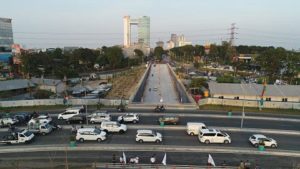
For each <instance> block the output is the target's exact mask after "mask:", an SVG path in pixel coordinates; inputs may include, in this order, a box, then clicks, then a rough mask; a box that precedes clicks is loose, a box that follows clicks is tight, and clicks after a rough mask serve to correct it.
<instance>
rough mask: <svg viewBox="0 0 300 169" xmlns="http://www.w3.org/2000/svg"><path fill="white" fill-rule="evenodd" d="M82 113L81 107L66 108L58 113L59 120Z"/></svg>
mask: <svg viewBox="0 0 300 169" xmlns="http://www.w3.org/2000/svg"><path fill="white" fill-rule="evenodd" d="M80 113H83V109H81V108H68V109H66V111H65V112H63V113H60V114H58V117H57V118H58V119H59V120H66V119H68V118H71V117H73V116H75V115H77V114H80Z"/></svg>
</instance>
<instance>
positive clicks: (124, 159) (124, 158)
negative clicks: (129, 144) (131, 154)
mask: <svg viewBox="0 0 300 169" xmlns="http://www.w3.org/2000/svg"><path fill="white" fill-rule="evenodd" d="M123 161H124V164H126V161H127V160H126V155H125V153H124V151H123Z"/></svg>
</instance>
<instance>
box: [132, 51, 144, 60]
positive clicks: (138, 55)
mask: <svg viewBox="0 0 300 169" xmlns="http://www.w3.org/2000/svg"><path fill="white" fill-rule="evenodd" d="M134 53H135V56H137V57H138V60H139V61H140V62H141V63H142V62H143V60H144V52H143V51H141V50H140V49H134Z"/></svg>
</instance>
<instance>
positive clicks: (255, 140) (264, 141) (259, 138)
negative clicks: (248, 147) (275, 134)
mask: <svg viewBox="0 0 300 169" xmlns="http://www.w3.org/2000/svg"><path fill="white" fill-rule="evenodd" d="M249 142H250V143H251V144H252V145H253V146H254V147H258V146H259V145H264V146H265V147H272V148H277V146H278V145H277V141H276V140H274V139H272V138H268V137H266V136H265V135H262V134H253V135H252V136H251V137H250V138H249Z"/></svg>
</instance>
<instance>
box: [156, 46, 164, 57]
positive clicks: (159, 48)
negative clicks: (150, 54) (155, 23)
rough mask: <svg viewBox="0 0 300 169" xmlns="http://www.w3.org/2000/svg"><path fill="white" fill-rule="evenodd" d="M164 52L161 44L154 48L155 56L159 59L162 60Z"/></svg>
mask: <svg viewBox="0 0 300 169" xmlns="http://www.w3.org/2000/svg"><path fill="white" fill-rule="evenodd" d="M163 54H164V49H163V48H162V47H160V46H157V47H155V48H154V56H155V59H157V60H162V55H163Z"/></svg>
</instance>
